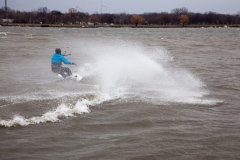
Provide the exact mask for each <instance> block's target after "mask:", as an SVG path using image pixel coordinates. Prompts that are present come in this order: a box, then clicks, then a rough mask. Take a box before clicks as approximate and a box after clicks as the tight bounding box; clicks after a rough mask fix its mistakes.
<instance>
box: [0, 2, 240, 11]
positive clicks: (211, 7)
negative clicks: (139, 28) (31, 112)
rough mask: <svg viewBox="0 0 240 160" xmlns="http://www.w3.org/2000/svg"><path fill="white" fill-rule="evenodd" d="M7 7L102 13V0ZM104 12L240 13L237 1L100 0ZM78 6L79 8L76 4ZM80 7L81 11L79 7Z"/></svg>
mask: <svg viewBox="0 0 240 160" xmlns="http://www.w3.org/2000/svg"><path fill="white" fill-rule="evenodd" d="M7 3H8V7H10V8H11V9H15V10H20V11H33V10H36V9H38V8H39V7H47V8H48V9H50V10H59V11H61V12H63V13H65V12H68V9H69V8H77V10H78V11H81V12H88V13H90V14H92V13H96V12H98V13H101V7H100V6H101V0H7ZM102 5H104V6H107V7H102V12H103V13H122V12H126V13H131V14H133V13H137V14H141V13H147V12H171V10H172V9H174V8H182V7H186V8H188V10H189V11H191V12H195V13H197V12H199V13H205V12H209V11H212V12H217V13H223V14H236V13H238V12H240V0H102ZM3 6H5V0H0V7H3ZM76 6H78V7H76ZM79 8H81V10H80V9H79Z"/></svg>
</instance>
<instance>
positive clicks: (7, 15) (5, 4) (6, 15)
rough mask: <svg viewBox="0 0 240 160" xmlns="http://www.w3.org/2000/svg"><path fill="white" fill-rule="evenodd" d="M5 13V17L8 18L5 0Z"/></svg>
mask: <svg viewBox="0 0 240 160" xmlns="http://www.w3.org/2000/svg"><path fill="white" fill-rule="evenodd" d="M5 14H6V19H7V18H8V13H7V0H5Z"/></svg>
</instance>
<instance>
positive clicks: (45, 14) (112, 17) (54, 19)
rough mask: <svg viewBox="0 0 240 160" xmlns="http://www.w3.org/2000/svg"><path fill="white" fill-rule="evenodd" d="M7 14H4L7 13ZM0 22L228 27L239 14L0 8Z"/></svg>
mask: <svg viewBox="0 0 240 160" xmlns="http://www.w3.org/2000/svg"><path fill="white" fill-rule="evenodd" d="M6 11H7V12H6ZM0 19H13V20H14V23H25V24H26V23H30V24H39V23H40V24H86V23H89V22H90V23H93V24H94V25H95V24H122V25H124V24H125V25H128V24H135V25H136V26H137V25H138V24H143V25H179V24H182V25H183V26H184V25H185V24H193V25H194V24H196V25H205V24H206V25H218V24H221V25H227V24H240V12H238V13H237V14H220V13H215V12H206V13H194V12H190V11H188V9H187V8H185V7H182V8H175V9H173V10H172V11H171V12H170V13H168V12H159V13H157V12H155V13H143V14H138V15H136V14H128V13H119V14H110V13H104V14H99V13H94V14H89V13H84V12H79V11H77V9H76V8H70V9H69V11H68V12H67V13H62V12H60V11H58V10H52V11H50V10H49V9H48V8H47V7H40V8H38V9H37V10H33V11H31V12H26V11H18V10H13V9H11V8H5V7H2V8H0Z"/></svg>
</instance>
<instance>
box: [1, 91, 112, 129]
mask: <svg viewBox="0 0 240 160" xmlns="http://www.w3.org/2000/svg"><path fill="white" fill-rule="evenodd" d="M108 98H109V97H108V96H107V95H101V96H99V97H98V98H97V99H94V100H88V99H82V100H79V101H78V102H77V103H76V104H75V105H66V104H60V105H59V106H58V107H57V108H56V109H53V110H52V111H48V112H46V113H44V114H42V115H41V116H36V117H30V118H26V117H23V116H21V115H15V116H14V117H13V118H12V119H9V120H1V119H0V126H5V127H12V126H17V125H20V126H28V125H31V124H40V123H46V122H59V121H60V118H66V117H73V116H75V115H77V114H84V113H90V112H91V111H90V109H89V106H91V105H97V104H101V103H102V102H103V101H105V100H107V99H108Z"/></svg>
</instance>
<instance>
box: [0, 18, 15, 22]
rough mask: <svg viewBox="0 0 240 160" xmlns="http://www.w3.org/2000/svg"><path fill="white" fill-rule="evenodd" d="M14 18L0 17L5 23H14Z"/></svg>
mask: <svg viewBox="0 0 240 160" xmlns="http://www.w3.org/2000/svg"><path fill="white" fill-rule="evenodd" d="M13 21H14V19H0V22H3V23H13Z"/></svg>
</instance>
